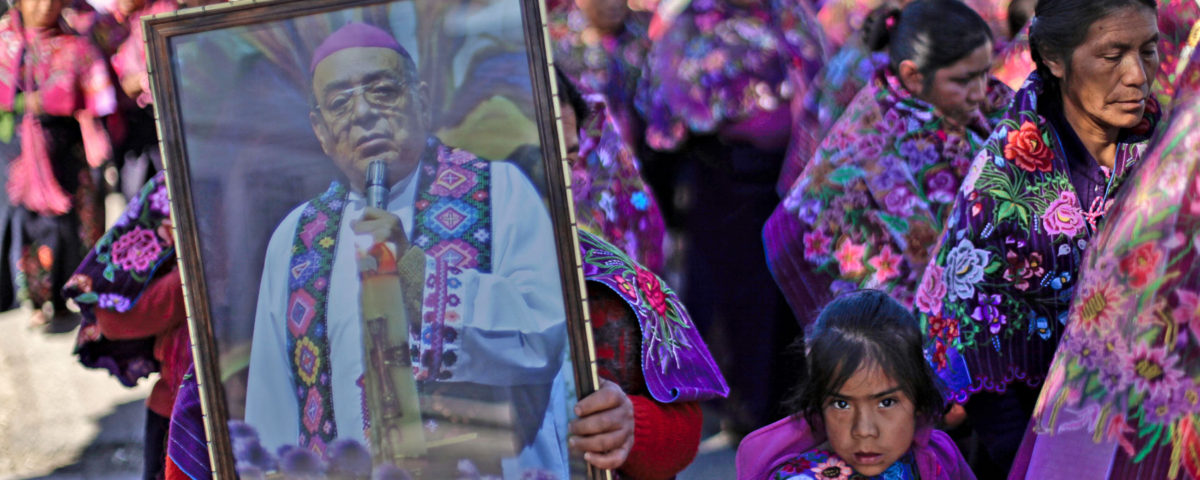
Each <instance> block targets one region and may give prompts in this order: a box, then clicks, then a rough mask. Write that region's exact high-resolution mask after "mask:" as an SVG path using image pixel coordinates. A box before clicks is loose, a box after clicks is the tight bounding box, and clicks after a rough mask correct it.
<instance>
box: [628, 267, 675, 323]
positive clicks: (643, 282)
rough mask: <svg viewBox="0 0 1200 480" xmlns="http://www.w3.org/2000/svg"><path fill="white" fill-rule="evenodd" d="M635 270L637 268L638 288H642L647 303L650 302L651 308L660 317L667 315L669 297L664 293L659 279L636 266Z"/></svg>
mask: <svg viewBox="0 0 1200 480" xmlns="http://www.w3.org/2000/svg"><path fill="white" fill-rule="evenodd" d="M634 268H637V283H638V286H639V287H641V288H642V294H643V295H645V296H646V301H648V302H650V308H653V309H654V311H656V312H658V314H659V315H665V314H666V313H667V295H666V294H665V293H663V291H662V285H661V284H660V283H659V282H658V277H657V276H656V275H654V274H653V273H651V272H649V271H647V270H642V269H641V268H639V267H637V266H636V265H635V266H634Z"/></svg>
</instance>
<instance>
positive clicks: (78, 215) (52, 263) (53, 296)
mask: <svg viewBox="0 0 1200 480" xmlns="http://www.w3.org/2000/svg"><path fill="white" fill-rule="evenodd" d="M40 121H41V123H42V128H43V129H44V130H45V132H46V140H47V142H46V144H47V147H48V148H49V150H50V151H49V152H48V153H49V156H50V162H51V167H52V170H53V172H54V178H55V180H56V181H57V182H58V184H59V186H60V187H61V188H62V190H63V191H64V192H66V193H67V194H68V195H70V196H71V199H72V208H71V210H70V211H68V212H67V213H65V214H63V215H46V214H42V213H38V212H35V211H32V210H29V209H27V208H25V207H24V206H21V205H14V206H12V207H11V208H12V214H11V219H10V220H9V222H8V224H7V228H6V229H7V230H8V231H9V233H10V236H8V237H7V238H10V239H11V242H12V245H11V246H12V249H13V250H15V252H13V254H12V255H6V258H8V259H12V257H15V263H16V268H15V269H14V271H15V272H16V273H17V275H16V282H15V284H16V290H17V299H18V300H29V301H30V302H32V304H33V308H35V309H40V308H42V307H43V306H44V305H46V304H50V305H51V306H53V307H54V310H55V311H56V312H63V311H65V308H66V299H65V298H63V295H62V287H63V285H65V284H66V283H67V280H68V279H69V278H70V277H71V274H72V273H74V272H75V268H76V267H78V266H79V264H80V262H82V261H83V258H84V256H86V255H87V252H88V250H90V249H91V248H92V245H94V244H95V243H96V240H98V239H99V238H100V235H102V234H103V233H104V202H103V194H102V189H101V188H100V187H99V185H100V183H99V178H98V174H97V172H95V171H94V170H93V169H91V168H89V167H88V165H87V160H86V157H85V154H84V151H83V136H82V134H81V133H80V130H79V123H77V122H76V121H75V119H73V118H70V117H50V116H44V117H42V118H41V119H40ZM10 163H11V157H10ZM2 300H3V295H2V294H0V301H2Z"/></svg>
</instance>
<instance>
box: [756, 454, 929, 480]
mask: <svg viewBox="0 0 1200 480" xmlns="http://www.w3.org/2000/svg"><path fill="white" fill-rule="evenodd" d="M920 478H921V476H920V474H919V473H918V470H917V463H916V460H915V459H914V458H913V456H912V453H907V454H905V455H904V456H903V457H900V459H899V460H897V461H896V463H893V464H892V465H891V466H889V467H888V468H887V469H886V470H884V471H883V472H882V473H880V474H879V475H874V476H870V477H868V476H866V475H863V474H861V473H858V472H856V471H854V467H852V466H850V464H848V463H846V461H845V460H842V458H841V457H839V456H838V454H837V453H835V452H833V451H832V450H829V449H827V448H817V449H814V450H809V451H807V452H804V453H802V454H800V455H797V456H796V457H793V458H792V459H791V460H789V461H788V462H787V463H784V464H783V465H780V466H779V468H778V469H776V470H775V472H773V474H772V475H771V476H770V480H835V479H836V480H850V479H853V480H919V479H920Z"/></svg>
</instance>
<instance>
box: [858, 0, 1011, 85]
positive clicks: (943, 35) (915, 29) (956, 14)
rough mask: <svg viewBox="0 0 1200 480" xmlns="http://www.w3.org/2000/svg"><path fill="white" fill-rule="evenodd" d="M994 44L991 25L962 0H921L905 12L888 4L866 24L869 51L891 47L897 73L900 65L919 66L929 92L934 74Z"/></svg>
mask: <svg viewBox="0 0 1200 480" xmlns="http://www.w3.org/2000/svg"><path fill="white" fill-rule="evenodd" d="M993 41H994V39H993V37H992V30H991V28H990V27H988V24H987V22H984V21H983V18H982V17H980V16H979V14H978V13H976V12H975V10H972V9H971V7H968V6H967V5H966V4H964V3H962V2H961V1H959V0H917V1H915V2H912V3H909V4H908V6H906V7H904V10H900V9H898V8H896V7H895V6H891V5H886V6H883V7H879V8H877V9H875V10H874V11H872V12H871V14H870V15H868V16H867V20H866V22H865V23H864V24H863V42H864V43H865V44H866V46H867V48H869V49H871V50H872V51H880V50H883V49H884V48H887V49H888V65H889V66H890V67H891V68H892V71H893V72H896V73H899V72H900V62H903V61H905V60H911V61H912V62H913V63H915V64H917V71H918V72H921V75H924V76H925V89H926V90H928V89H929V87H930V86H931V85H933V73H934V72H936V71H937V70H939V69H942V68H945V67H948V66H950V65H953V64H954V63H955V62H957V61H959V60H962V59H963V58H966V57H967V55H970V54H971V52H973V51H975V49H977V48H979V47H980V46H981V45H984V44H986V43H988V42H993Z"/></svg>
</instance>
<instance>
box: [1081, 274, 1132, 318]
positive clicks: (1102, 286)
mask: <svg viewBox="0 0 1200 480" xmlns="http://www.w3.org/2000/svg"><path fill="white" fill-rule="evenodd" d="M1091 278H1096V276H1089V280H1090V279H1091ZM1125 300H1126V299H1125V297H1124V295H1123V293H1122V291H1121V290H1120V289H1119V288H1118V287H1117V286H1115V285H1114V284H1113V283H1112V281H1111V280H1110V279H1108V278H1098V279H1097V280H1096V281H1087V282H1086V283H1085V284H1084V285H1083V288H1082V290H1081V291H1080V292H1079V296H1078V297H1076V298H1075V304H1074V307H1073V310H1074V312H1073V314H1072V319H1071V326H1072V327H1071V328H1072V329H1073V330H1075V329H1078V330H1079V331H1083V332H1088V331H1099V332H1107V331H1110V330H1112V328H1113V326H1114V324H1115V323H1116V318H1117V315H1119V314H1120V313H1121V312H1122V311H1123V310H1124V306H1125Z"/></svg>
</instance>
